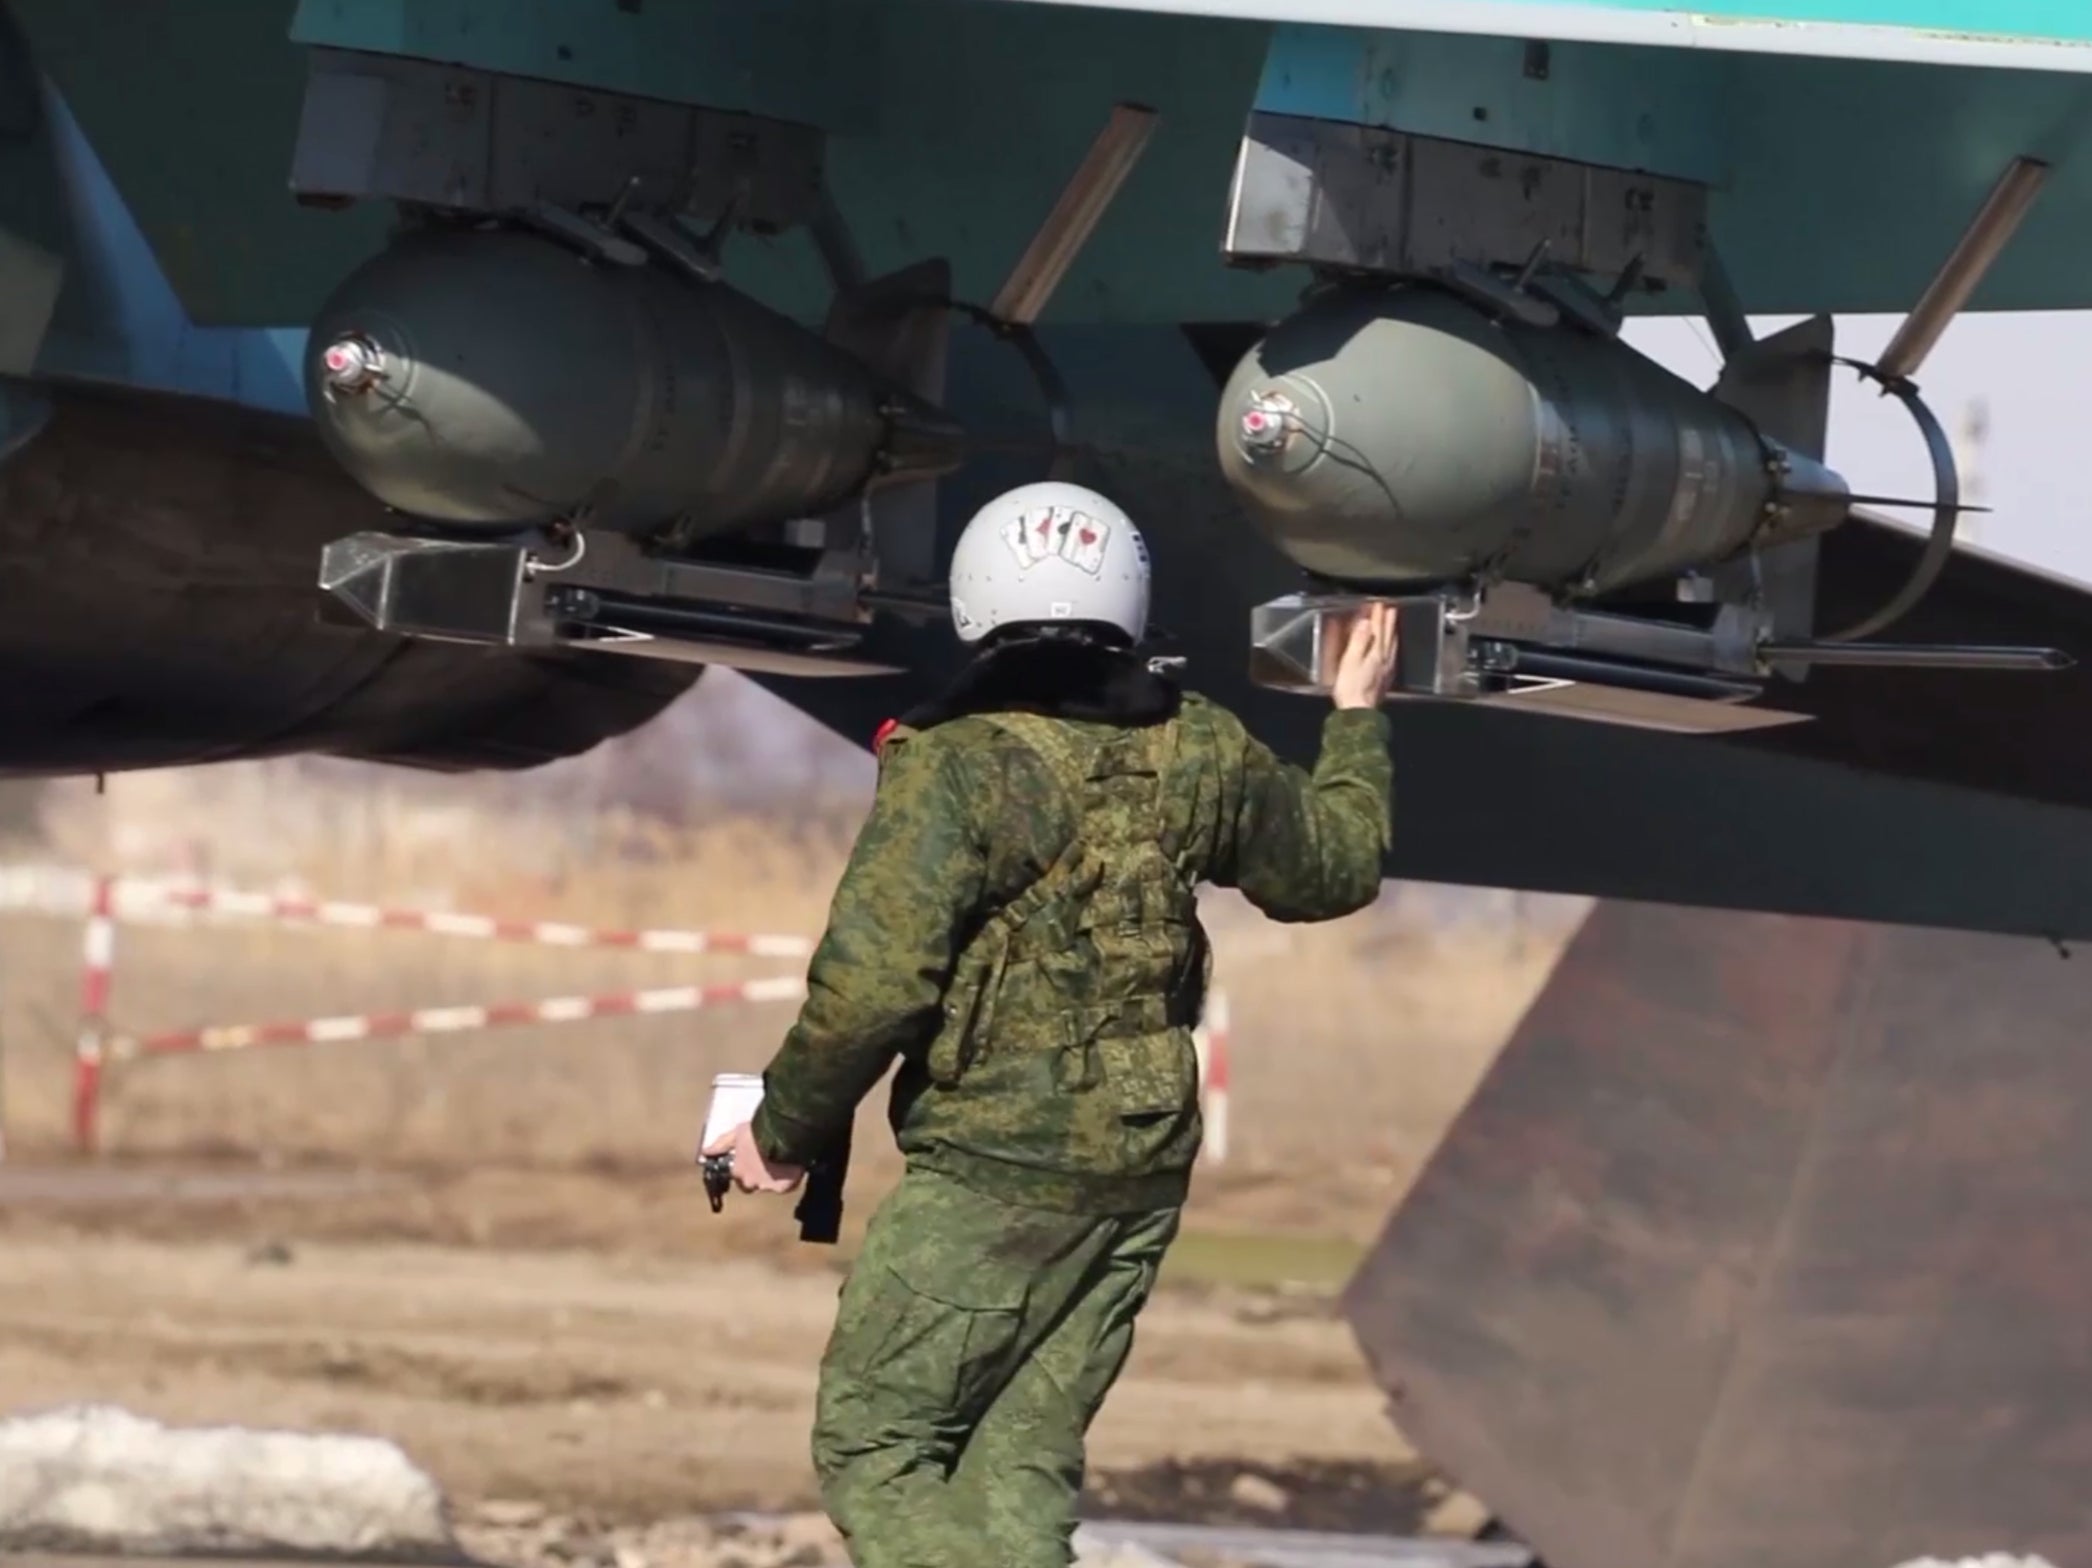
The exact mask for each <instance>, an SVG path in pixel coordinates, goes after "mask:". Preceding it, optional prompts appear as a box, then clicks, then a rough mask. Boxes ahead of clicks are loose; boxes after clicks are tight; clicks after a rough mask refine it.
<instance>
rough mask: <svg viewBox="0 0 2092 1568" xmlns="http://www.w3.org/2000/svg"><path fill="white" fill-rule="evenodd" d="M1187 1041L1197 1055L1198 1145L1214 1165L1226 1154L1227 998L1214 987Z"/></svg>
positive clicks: (1222, 1163)
mask: <svg viewBox="0 0 2092 1568" xmlns="http://www.w3.org/2000/svg"><path fill="white" fill-rule="evenodd" d="M1191 1041H1192V1044H1193V1046H1194V1047H1196V1048H1197V1050H1198V1057H1199V1107H1200V1110H1201V1112H1202V1113H1203V1116H1204V1120H1205V1124H1206V1125H1205V1139H1204V1142H1203V1143H1202V1144H1201V1145H1200V1147H1201V1151H1202V1152H1203V1153H1204V1155H1205V1157H1206V1158H1207V1159H1209V1160H1211V1161H1212V1162H1213V1163H1214V1164H1215V1165H1225V1164H1226V1163H1227V1158H1228V998H1227V993H1226V992H1224V991H1214V992H1213V993H1212V994H1211V995H1209V996H1208V997H1207V998H1206V1016H1205V1017H1204V1018H1202V1019H1201V1020H1200V1021H1199V1027H1198V1029H1197V1030H1196V1031H1195V1032H1194V1033H1193V1034H1192V1037H1191Z"/></svg>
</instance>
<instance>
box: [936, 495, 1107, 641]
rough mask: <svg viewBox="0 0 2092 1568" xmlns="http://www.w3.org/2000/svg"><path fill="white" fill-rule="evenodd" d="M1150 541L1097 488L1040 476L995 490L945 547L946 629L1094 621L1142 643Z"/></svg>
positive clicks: (976, 633) (965, 637)
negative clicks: (948, 561)
mask: <svg viewBox="0 0 2092 1568" xmlns="http://www.w3.org/2000/svg"><path fill="white" fill-rule="evenodd" d="M1148 575H1149V569H1148V543H1147V541H1146V540H1145V539H1143V538H1141V536H1140V530H1139V529H1138V528H1135V527H1134V526H1133V519H1132V518H1130V517H1128V516H1127V515H1126V514H1125V513H1124V512H1122V511H1120V510H1119V508H1118V507H1116V506H1114V505H1113V504H1112V503H1111V502H1109V501H1107V500H1105V499H1104V497H1103V496H1101V495H1099V494H1097V492H1096V491H1094V490H1086V489H1084V488H1083V487H1082V486H1081V485H1068V484H1061V483H1059V482H1057V481H1052V480H1049V481H1046V482H1043V483H1040V484H1035V485H1020V486H1019V487H1018V488H1017V489H1015V490H1011V491H1009V492H1008V493H1006V494H1004V495H999V496H997V497H996V498H995V499H994V500H992V501H990V502H989V503H988V504H987V505H986V506H984V507H982V508H981V509H980V510H979V511H978V512H976V513H974V514H973V520H972V521H971V522H969V523H968V524H967V525H966V531H965V532H964V533H962V534H961V535H959V544H958V548H957V549H955V550H954V551H953V552H952V570H951V594H952V626H953V628H954V629H955V630H957V632H958V634H959V640H960V641H961V642H966V643H975V642H979V641H980V640H981V639H982V638H983V637H986V636H987V635H988V634H989V633H990V632H992V631H996V630H999V629H1000V628H1002V627H1005V626H1023V625H1052V624H1053V623H1055V622H1057V621H1059V622H1067V621H1094V622H1098V623H1101V624H1103V625H1106V626H1116V627H1117V628H1118V629H1119V630H1120V631H1122V632H1124V633H1125V634H1126V636H1127V638H1128V639H1129V640H1130V641H1132V642H1139V641H1140V639H1141V636H1142V634H1143V633H1144V632H1145V631H1146V630H1147V625H1148Z"/></svg>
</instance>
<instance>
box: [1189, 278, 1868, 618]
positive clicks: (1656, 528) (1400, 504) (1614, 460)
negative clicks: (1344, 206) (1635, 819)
mask: <svg viewBox="0 0 2092 1568" xmlns="http://www.w3.org/2000/svg"><path fill="white" fill-rule="evenodd" d="M1217 433H1218V439H1219V447H1220V462H1221V467H1222V470H1223V471H1224V473H1225V474H1226V476H1227V479H1228V482H1229V483H1230V484H1231V485H1232V486H1233V487H1234V489H1235V490H1236V491H1237V492H1238V493H1239V494H1240V495H1241V496H1242V498H1243V499H1244V501H1245V502H1246V503H1247V505H1248V508H1249V510H1250V512H1251V514H1252V516H1253V517H1254V518H1255V520H1256V521H1257V523H1258V525H1259V526H1260V527H1261V528H1262V529H1263V530H1264V531H1265V532H1266V533H1267V534H1268V535H1269V536H1270V538H1271V539H1272V541H1273V542H1274V543H1275V544H1276V545H1277V546H1278V547H1279V548H1280V549H1281V550H1283V551H1284V552H1285V553H1286V555H1287V556H1288V557H1289V558H1291V559H1292V560H1293V562H1294V563H1295V564H1296V565H1298V566H1300V567H1302V568H1303V569H1304V570H1306V571H1309V572H1312V573H1314V574H1316V575H1317V576H1320V577H1323V578H1326V579H1330V580H1333V581H1335V582H1339V583H1345V584H1351V585H1355V586H1397V585H1401V586H1407V585H1426V584H1442V583H1450V582H1457V581H1461V580H1464V579H1468V578H1471V577H1474V576H1476V575H1478V574H1483V573H1489V574H1492V575H1497V576H1501V577H1502V578H1504V579H1507V580H1509V581H1513V582H1522V583H1527V584H1531V585H1533V586H1536V587H1541V588H1546V589H1550V590H1556V591H1570V592H1580V593H1602V592H1605V591H1607V590H1610V589H1614V588H1620V587H1625V586H1627V585H1630V584H1633V583H1638V582H1645V581H1649V580H1652V579H1657V578H1662V577H1666V576H1673V575H1676V574H1679V573H1681V572H1685V571H1689V570H1692V569H1695V568H1698V567H1702V566H1707V565H1712V564H1714V563H1716V562H1719V561H1722V560H1725V559H1727V558H1729V557H1731V556H1734V555H1736V554H1738V553H1739V552H1741V551H1744V550H1746V549H1748V548H1752V547H1759V546H1764V545H1770V544H1775V543H1779V542H1782V541H1784V540H1787V539H1792V538H1797V537H1800V536H1802V535H1805V534H1809V533H1814V532H1818V531H1821V530H1823V529H1826V528H1830V527H1833V526H1835V525H1836V524H1837V523H1839V522H1841V521H1842V520H1843V519H1844V517H1845V515H1846V511H1847V505H1848V501H1847V498H1848V494H1849V492H1848V490H1847V488H1846V486H1845V483H1844V481H1843V480H1842V479H1840V478H1839V477H1838V476H1837V475H1836V474H1834V473H1832V472H1830V471H1829V470H1828V469H1826V468H1824V467H1823V466H1822V465H1821V464H1819V463H1816V462H1813V461H1811V460H1809V459H1807V458H1804V457H1801V456H1799V455H1798V454H1795V453H1791V452H1788V451H1786V450H1785V449H1783V448H1781V447H1780V446H1779V445H1778V444H1777V443H1775V442H1773V441H1770V440H1768V439H1766V438H1765V437H1763V436H1761V435H1760V434H1759V433H1758V431H1757V430H1756V429H1755V428H1754V427H1753V426H1752V424H1751V422H1750V421H1749V420H1748V419H1746V418H1745V417H1744V416H1743V415H1742V414H1740V413H1738V412H1737V411H1736V410H1734V409H1732V408H1730V407H1728V406H1727V405H1726V404H1723V403H1720V402H1718V401H1716V400H1715V399H1714V398H1712V397H1710V396H1708V395H1707V394H1706V393H1704V392H1701V391H1699V390H1698V389H1697V388H1695V387H1693V386H1691V385H1690V384H1688V383H1687V382H1685V381H1682V380H1680V379H1679V378H1678V377H1676V376H1673V375H1672V374H1671V373H1670V372H1669V371H1667V370H1665V369H1663V367H1662V366H1660V365H1657V364H1656V363H1655V362H1653V361H1652V360H1649V359H1647V358H1646V357H1644V356H1643V355H1640V354H1637V353H1636V352H1635V351H1634V350H1633V349H1631V348H1629V347H1627V346H1626V345H1625V344H1623V343H1621V342H1620V341H1618V340H1617V339H1616V338H1612V337H1609V336H1606V335H1604V334H1602V333H1599V332H1595V331H1590V330H1586V329H1584V328H1581V327H1578V326H1572V325H1567V324H1563V323H1556V324H1555V325H1551V326H1537V325H1533V324H1531V323H1530V322H1528V321H1524V320H1518V319H1505V318H1499V317H1498V316H1494V315H1492V314H1489V313H1487V312H1485V311H1484V310H1482V309H1480V308H1479V307H1478V306H1476V305H1474V304H1471V303H1469V302H1468V301H1467V300H1465V299H1463V298H1461V297H1459V296H1457V295H1454V294H1452V293H1450V292H1448V291H1446V290H1443V289H1439V288H1436V287H1430V286H1414V287H1405V288H1398V289H1387V288H1379V287H1359V288H1347V289H1343V290H1339V291H1335V292H1332V293H1331V294H1328V295H1325V296H1323V297H1322V298H1320V299H1319V300H1317V301H1315V302H1314V303H1312V304H1310V305H1309V306H1307V307H1306V308H1305V309H1303V310H1302V311H1300V312H1299V313H1298V314H1296V315H1294V316H1292V317H1290V318H1288V319H1287V320H1285V321H1283V322H1281V323H1280V324H1279V325H1278V326H1277V327H1275V328H1273V329H1272V331H1271V332H1270V333H1269V334H1268V335H1267V336H1265V337H1264V338H1263V339H1262V340H1261V341H1260V342H1259V343H1258V344H1257V345H1256V346H1255V347H1254V348H1252V349H1251V350H1250V352H1249V353H1248V354H1247V355H1246V356H1244V358H1243V360H1242V362H1241V363H1240V364H1239V365H1238V366H1237V367H1236V369H1235V372H1234V374H1233V375H1232V376H1231V377H1230V378H1229V381H1228V384H1227V388H1226V390H1225V392H1224V393H1223V394H1222V397H1221V404H1220V416H1219V429H1218V432H1217Z"/></svg>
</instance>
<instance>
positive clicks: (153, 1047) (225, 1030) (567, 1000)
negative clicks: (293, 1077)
mask: <svg viewBox="0 0 2092 1568" xmlns="http://www.w3.org/2000/svg"><path fill="white" fill-rule="evenodd" d="M805 995H806V982H805V981H804V980H802V979H800V978H798V977H797V976H784V977H780V978H778V979H773V980H744V981H739V982H736V983H732V984H725V985H684V986H667V987H662V988H660V989H656V990H648V991H612V992H609V993H607V994H605V995H601V996H555V997H551V998H549V999H547V1000H545V1001H542V1002H500V1003H496V1004H494V1005H492V1006H486V1007H421V1008H414V1009H412V1010H409V1011H406V1012H390V1013H346V1014H343V1015H341V1016H339V1017H334V1018H300V1019H294V1020H291V1021H289V1022H286V1023H270V1024H226V1025H218V1026H215V1027H212V1028H207V1029H183V1030H176V1031H173V1032H170V1033H165V1034H149V1035H135V1036H123V1037H120V1038H117V1039H114V1040H111V1041H110V1042H109V1043H108V1047H107V1054H108V1057H109V1059H110V1060H112V1061H118V1062H128V1061H135V1060H137V1059H138V1058H140V1057H146V1056H183V1055H187V1054H189V1053H192V1052H199V1051H245V1050H252V1049H254V1048H256V1047H258V1046H271V1045H327V1044H333V1043H336V1042H340V1041H348V1040H386V1039H397V1038H399V1037H401V1036H404V1035H416V1034H459V1033H463V1032H465V1031H467V1030H473V1029H499V1028H503V1027H506V1026H511V1025H516V1024H572V1023H582V1022H585V1021H587V1020H589V1019H595V1018H634V1017H640V1016H645V1015H650V1014H659V1013H691V1012H696V1011H698V1010H699V1009H701V1008H707V1007H719V1006H725V1005H729V1004H732V1003H737V1002H796V1001H798V1000H800V999H801V998H803V997H804V996H805Z"/></svg>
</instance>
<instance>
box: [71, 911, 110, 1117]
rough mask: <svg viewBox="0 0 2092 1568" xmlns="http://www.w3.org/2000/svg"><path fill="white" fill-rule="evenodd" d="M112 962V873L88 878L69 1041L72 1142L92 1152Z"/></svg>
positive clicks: (100, 1097) (105, 1037) (100, 1083)
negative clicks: (90, 886) (75, 1028)
mask: <svg viewBox="0 0 2092 1568" xmlns="http://www.w3.org/2000/svg"><path fill="white" fill-rule="evenodd" d="M115 963H116V879H115V878H114V877H109V876H98V877H96V878H95V879H94V892H93V897H92V899H91V901H90V903H89V905H88V911H87V924H86V926H85V927H83V928H82V935H81V950H80V1032H79V1034H78V1035H77V1036H76V1037H75V1039H74V1042H73V1142H74V1144H75V1145H76V1146H77V1147H78V1148H79V1149H80V1151H81V1152H82V1153H83V1154H92V1153H93V1152H94V1147H95V1141H96V1139H97V1138H98V1137H99V1135H100V1130H101V1129H100V1127H99V1125H98V1123H99V1121H100V1115H99V1112H100V1109H101V1103H102V1054H103V1048H104V1045H105V1043H106V1041H107V1037H108V1033H109V975H110V971H111V969H112V968H113V967H114V966H115Z"/></svg>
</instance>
